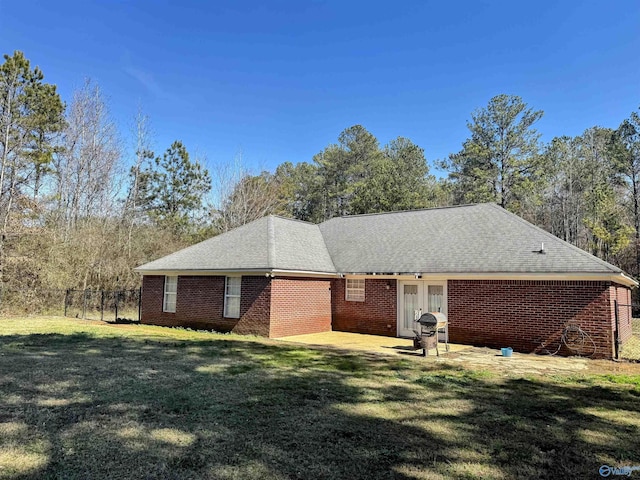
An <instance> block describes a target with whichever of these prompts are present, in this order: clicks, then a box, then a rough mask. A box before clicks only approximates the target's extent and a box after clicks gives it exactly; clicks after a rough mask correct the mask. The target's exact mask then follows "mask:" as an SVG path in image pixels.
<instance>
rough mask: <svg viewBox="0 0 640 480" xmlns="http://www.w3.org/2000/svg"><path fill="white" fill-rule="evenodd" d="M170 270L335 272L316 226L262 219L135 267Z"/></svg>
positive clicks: (139, 268) (285, 220)
mask: <svg viewBox="0 0 640 480" xmlns="http://www.w3.org/2000/svg"><path fill="white" fill-rule="evenodd" d="M137 270H140V271H143V272H147V271H153V270H157V271H170V270H220V271H234V270H258V271H260V270H302V271H312V272H325V273H336V270H335V268H334V266H333V262H332V261H331V257H329V253H328V252H327V248H326V246H325V244H324V240H323V239H322V235H321V233H320V229H319V228H318V226H317V225H313V224H311V223H307V222H300V221H297V220H291V219H287V218H281V217H276V216H269V217H264V218H261V219H259V220H256V221H254V222H251V223H248V224H246V225H243V226H242V227H239V228H236V229H234V230H231V231H229V232H226V233H223V234H222V235H218V236H216V237H213V238H210V239H209V240H205V241H204V242H200V243H198V244H196V245H193V246H191V247H188V248H185V249H183V250H180V251H178V252H175V253H173V254H171V255H167V256H166V257H163V258H160V259H158V260H155V261H153V262H150V263H147V264H145V265H142V266H140V267H138V268H137Z"/></svg>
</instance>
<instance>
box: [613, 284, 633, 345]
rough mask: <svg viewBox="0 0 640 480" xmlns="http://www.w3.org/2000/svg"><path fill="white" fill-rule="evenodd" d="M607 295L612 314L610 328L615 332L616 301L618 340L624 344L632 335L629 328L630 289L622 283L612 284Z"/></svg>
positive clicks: (630, 315) (630, 313) (630, 316)
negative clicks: (616, 305)
mask: <svg viewBox="0 0 640 480" xmlns="http://www.w3.org/2000/svg"><path fill="white" fill-rule="evenodd" d="M609 295H610V298H611V316H612V319H613V320H612V328H613V331H614V332H615V329H616V325H615V303H614V300H617V301H618V325H619V326H620V342H621V343H622V344H624V342H626V341H627V340H628V339H629V338H630V337H631V335H632V333H633V332H632V330H631V318H632V312H631V306H630V305H631V289H629V288H627V287H623V286H622V285H612V286H611V287H610V291H609Z"/></svg>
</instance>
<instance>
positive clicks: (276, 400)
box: [0, 334, 640, 479]
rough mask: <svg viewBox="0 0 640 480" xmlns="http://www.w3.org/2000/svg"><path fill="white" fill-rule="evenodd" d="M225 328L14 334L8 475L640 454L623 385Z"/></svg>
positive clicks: (363, 469) (498, 472) (367, 472)
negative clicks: (516, 374)
mask: <svg viewBox="0 0 640 480" xmlns="http://www.w3.org/2000/svg"><path fill="white" fill-rule="evenodd" d="M212 338H215V339H214V340H188V341H183V340H177V339H176V340H173V339H166V340H165V339H163V340H157V339H148V338H144V337H140V338H136V339H133V338H130V337H125V336H122V337H94V336H91V335H86V334H74V335H55V334H52V335H22V336H21V335H14V336H5V337H0V372H1V373H0V394H1V397H0V466H1V465H2V463H1V462H2V461H5V463H6V465H5V466H4V467H5V468H3V469H0V477H7V478H17V479H18V478H19V479H31V478H60V477H64V478H224V479H228V478H314V479H322V478H474V477H476V478H483V477H484V478H501V477H502V478H543V477H544V478H585V477H594V476H595V474H597V468H598V467H599V465H600V464H601V463H602V462H604V461H610V462H614V461H618V462H622V463H624V462H625V461H627V460H628V461H629V462H632V461H634V458H633V455H634V454H635V453H634V452H638V451H640V444H639V443H638V442H639V441H640V440H639V439H640V436H639V435H638V427H639V426H640V424H639V423H638V418H640V414H639V402H638V400H640V398H639V397H638V394H637V392H636V391H635V390H632V389H628V388H625V387H623V386H620V387H618V388H616V387H615V386H611V387H602V386H598V385H590V384H582V383H580V382H572V383H570V384H562V383H559V382H546V381H545V382H543V381H532V380H515V379H511V380H506V381H503V380H500V379H496V378H495V377H493V376H490V375H486V374H484V373H483V372H479V373H478V372H473V371H467V370H464V369H462V368H460V367H452V366H450V365H447V364H436V363H428V362H424V363H422V362H415V361H409V360H406V359H402V360H396V359H387V358H384V357H380V356H377V355H354V354H344V353H340V352H335V351H328V350H319V349H311V348H305V347H302V346H293V345H283V344H279V345H271V344H268V343H261V342H256V341H252V340H246V341H245V340H240V339H229V338H221V337H212ZM1 452H4V456H3V454H2V453H1ZM7 452H8V453H7ZM12 452H13V453H12ZM20 459H22V461H20ZM635 462H636V463H640V458H638V459H635Z"/></svg>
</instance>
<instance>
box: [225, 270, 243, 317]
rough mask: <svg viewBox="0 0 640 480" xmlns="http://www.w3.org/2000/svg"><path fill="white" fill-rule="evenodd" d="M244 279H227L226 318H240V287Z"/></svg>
mask: <svg viewBox="0 0 640 480" xmlns="http://www.w3.org/2000/svg"><path fill="white" fill-rule="evenodd" d="M241 285H242V277H226V281H225V284H224V316H225V317H226V318H240V286H241Z"/></svg>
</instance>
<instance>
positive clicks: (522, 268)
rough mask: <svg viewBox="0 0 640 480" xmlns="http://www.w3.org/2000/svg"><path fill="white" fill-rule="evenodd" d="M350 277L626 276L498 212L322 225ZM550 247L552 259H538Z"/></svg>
mask: <svg viewBox="0 0 640 480" xmlns="http://www.w3.org/2000/svg"><path fill="white" fill-rule="evenodd" d="M319 227H320V230H321V232H322V235H323V237H324V239H325V243H326V244H327V247H328V249H329V254H330V255H331V258H332V259H333V263H334V265H335V266H336V269H337V270H338V271H339V272H343V273H370V272H379V273H411V272H416V273H418V272H420V273H494V272H495V273H497V272H500V273H620V272H621V270H620V269H619V268H617V267H615V266H613V265H611V264H609V263H607V262H604V261H602V260H600V259H598V258H597V257H594V256H593V255H590V254H588V253H587V252H585V251H583V250H580V249H579V248H576V247H574V246H572V245H570V244H569V243H567V242H564V241H563V240H560V239H559V238H557V237H555V236H553V235H551V234H550V233H548V232H546V231H544V230H542V229H540V228H538V227H536V226H534V225H532V224H531V223H529V222H526V221H525V220H523V219H521V218H520V217H518V216H516V215H514V214H511V213H509V212H507V211H506V210H504V209H503V208H501V207H499V206H498V205H495V204H488V203H485V204H478V205H465V206H459V207H446V208H433V209H428V210H417V211H410V212H400V213H389V214H374V215H356V216H350V217H339V218H333V219H331V220H329V221H327V222H324V223H322V224H320V225H319ZM542 243H544V250H545V252H546V253H545V254H544V255H542V254H540V253H536V251H537V250H540V249H541V245H542Z"/></svg>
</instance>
